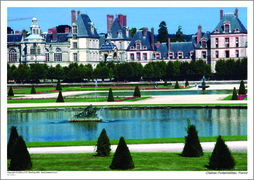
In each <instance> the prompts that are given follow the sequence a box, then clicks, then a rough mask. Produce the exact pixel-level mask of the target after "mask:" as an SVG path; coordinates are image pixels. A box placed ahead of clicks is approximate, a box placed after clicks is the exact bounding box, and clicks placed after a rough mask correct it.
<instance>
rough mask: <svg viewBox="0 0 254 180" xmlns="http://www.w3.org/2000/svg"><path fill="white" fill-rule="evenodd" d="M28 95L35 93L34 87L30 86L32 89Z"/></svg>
mask: <svg viewBox="0 0 254 180" xmlns="http://www.w3.org/2000/svg"><path fill="white" fill-rule="evenodd" d="M30 94H36V91H35V88H34V85H32V89H31V93H30Z"/></svg>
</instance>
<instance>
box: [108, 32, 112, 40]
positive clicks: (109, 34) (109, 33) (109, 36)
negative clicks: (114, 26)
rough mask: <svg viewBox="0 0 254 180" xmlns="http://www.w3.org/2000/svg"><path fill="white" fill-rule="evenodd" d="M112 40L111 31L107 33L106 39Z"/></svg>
mask: <svg viewBox="0 0 254 180" xmlns="http://www.w3.org/2000/svg"><path fill="white" fill-rule="evenodd" d="M111 38H112V33H111V31H109V32H108V39H111Z"/></svg>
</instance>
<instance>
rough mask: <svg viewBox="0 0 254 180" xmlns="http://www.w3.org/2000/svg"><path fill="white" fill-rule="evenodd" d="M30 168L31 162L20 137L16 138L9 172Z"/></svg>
mask: <svg viewBox="0 0 254 180" xmlns="http://www.w3.org/2000/svg"><path fill="white" fill-rule="evenodd" d="M31 168H32V161H31V157H30V154H29V152H28V150H27V147H26V143H25V141H24V139H23V138H22V136H19V137H18V140H17V143H16V145H15V147H14V150H13V154H12V157H11V162H10V167H9V170H11V171H22V170H29V169H31Z"/></svg>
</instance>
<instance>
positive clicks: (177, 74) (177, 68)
mask: <svg viewBox="0 0 254 180" xmlns="http://www.w3.org/2000/svg"><path fill="white" fill-rule="evenodd" d="M180 66H181V63H180V61H178V59H177V60H176V61H175V62H174V64H173V76H174V77H176V79H178V77H180Z"/></svg>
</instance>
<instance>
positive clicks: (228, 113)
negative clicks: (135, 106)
mask: <svg viewBox="0 0 254 180" xmlns="http://www.w3.org/2000/svg"><path fill="white" fill-rule="evenodd" d="M78 112H80V111H71V110H60V111H47V112H15V113H14V112H9V113H8V114H7V119H8V121H7V122H8V124H7V125H8V131H7V132H8V136H7V138H8V139H7V140H9V133H10V131H9V129H10V127H11V126H17V130H18V133H19V134H20V135H22V136H23V137H24V140H25V141H26V142H51V141H74V140H97V139H98V137H99V135H100V133H101V131H102V129H103V128H105V129H106V131H107V134H108V136H109V138H110V139H119V138H120V137H121V136H123V137H124V138H125V139H148V138H170V137H184V136H186V135H187V133H186V131H185V129H184V128H185V127H186V126H187V120H186V119H187V118H189V119H190V121H191V123H192V124H195V125H196V128H197V130H198V135H199V136H200V137H202V136H218V135H222V136H236V135H247V109H210V108H200V109H194V108H193V109H192V108H190V109H188V108H187V109H173V108H172V109H139V110H109V109H105V108H104V109H103V110H101V111H99V113H98V114H99V116H100V117H102V119H103V121H102V122H75V123H70V122H69V121H68V119H69V118H70V117H72V116H73V115H74V114H76V113H78Z"/></svg>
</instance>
